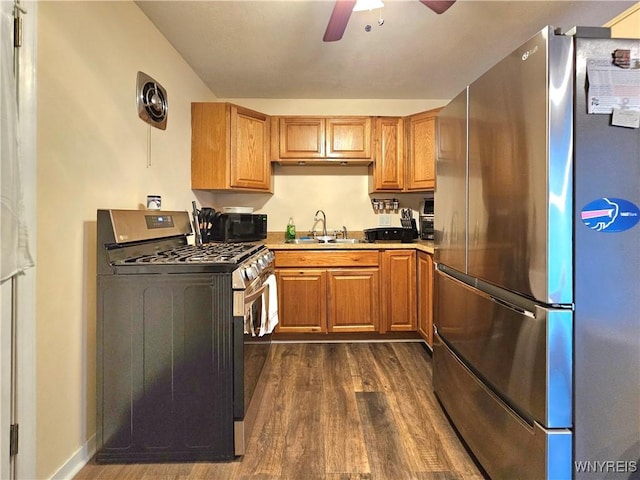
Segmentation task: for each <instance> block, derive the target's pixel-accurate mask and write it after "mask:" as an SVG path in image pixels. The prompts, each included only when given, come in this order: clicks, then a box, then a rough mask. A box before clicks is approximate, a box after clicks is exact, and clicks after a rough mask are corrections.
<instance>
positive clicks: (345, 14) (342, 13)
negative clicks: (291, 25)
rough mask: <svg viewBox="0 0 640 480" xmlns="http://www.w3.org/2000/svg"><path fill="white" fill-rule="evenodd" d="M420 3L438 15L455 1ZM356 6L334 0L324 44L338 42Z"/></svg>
mask: <svg viewBox="0 0 640 480" xmlns="http://www.w3.org/2000/svg"><path fill="white" fill-rule="evenodd" d="M419 1H420V3H422V4H423V5H425V6H427V7H429V8H430V9H431V10H433V11H434V12H436V13H437V14H438V15H439V14H441V13H443V12H445V11H446V10H447V9H448V8H449V7H450V6H451V5H453V4H454V3H455V0H419ZM355 5H356V0H336V4H335V6H334V7H333V12H331V17H330V18H329V23H328V25H327V29H326V30H325V32H324V37H322V40H324V41H325V42H335V41H336V40H340V39H341V38H342V35H343V34H344V31H345V29H346V28H347V23H349V17H351V12H352V11H353V7H354V6H355Z"/></svg>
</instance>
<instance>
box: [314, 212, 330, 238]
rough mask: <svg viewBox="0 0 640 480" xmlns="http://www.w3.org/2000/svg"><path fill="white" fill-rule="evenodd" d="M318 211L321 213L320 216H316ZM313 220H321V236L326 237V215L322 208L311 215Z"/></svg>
mask: <svg viewBox="0 0 640 480" xmlns="http://www.w3.org/2000/svg"><path fill="white" fill-rule="evenodd" d="M319 213H321V214H322V218H318V214H319ZM313 221H314V222H320V221H322V236H323V237H326V236H327V216H326V215H325V213H324V212H323V211H322V210H318V211H317V212H316V214H315V215H314V216H313Z"/></svg>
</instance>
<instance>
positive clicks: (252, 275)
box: [244, 265, 258, 280]
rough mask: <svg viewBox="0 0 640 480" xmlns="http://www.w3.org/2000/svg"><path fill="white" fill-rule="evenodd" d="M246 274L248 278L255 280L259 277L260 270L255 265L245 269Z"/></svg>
mask: <svg viewBox="0 0 640 480" xmlns="http://www.w3.org/2000/svg"><path fill="white" fill-rule="evenodd" d="M244 276H245V278H246V279H247V280H253V279H254V278H257V277H258V271H257V270H256V269H255V268H254V266H253V265H251V266H249V267H247V268H245V269H244Z"/></svg>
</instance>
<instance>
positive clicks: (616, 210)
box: [580, 198, 640, 233]
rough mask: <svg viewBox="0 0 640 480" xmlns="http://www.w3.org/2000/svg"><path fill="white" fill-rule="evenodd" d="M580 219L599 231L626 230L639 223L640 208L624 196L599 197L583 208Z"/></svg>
mask: <svg viewBox="0 0 640 480" xmlns="http://www.w3.org/2000/svg"><path fill="white" fill-rule="evenodd" d="M580 219H581V220H582V223H584V224H585V225H586V226H587V227H589V228H590V229H592V230H596V231H598V232H607V233H615V232H624V231H625V230H629V229H630V228H632V227H634V226H635V225H636V224H637V223H638V221H639V220H640V209H639V208H638V206H637V205H636V204H635V203H633V202H630V201H629V200H625V199H623V198H599V199H598V200H594V201H593V202H590V203H588V204H587V205H586V206H585V207H584V208H583V209H582V211H581V212H580Z"/></svg>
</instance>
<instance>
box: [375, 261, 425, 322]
mask: <svg viewBox="0 0 640 480" xmlns="http://www.w3.org/2000/svg"><path fill="white" fill-rule="evenodd" d="M381 278H382V279H383V287H382V295H381V297H382V312H383V321H382V325H381V328H380V331H381V333H384V332H386V331H392V332H393V331H415V330H416V327H417V326H416V317H417V304H416V252H415V250H385V251H384V252H382V268H381Z"/></svg>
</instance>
